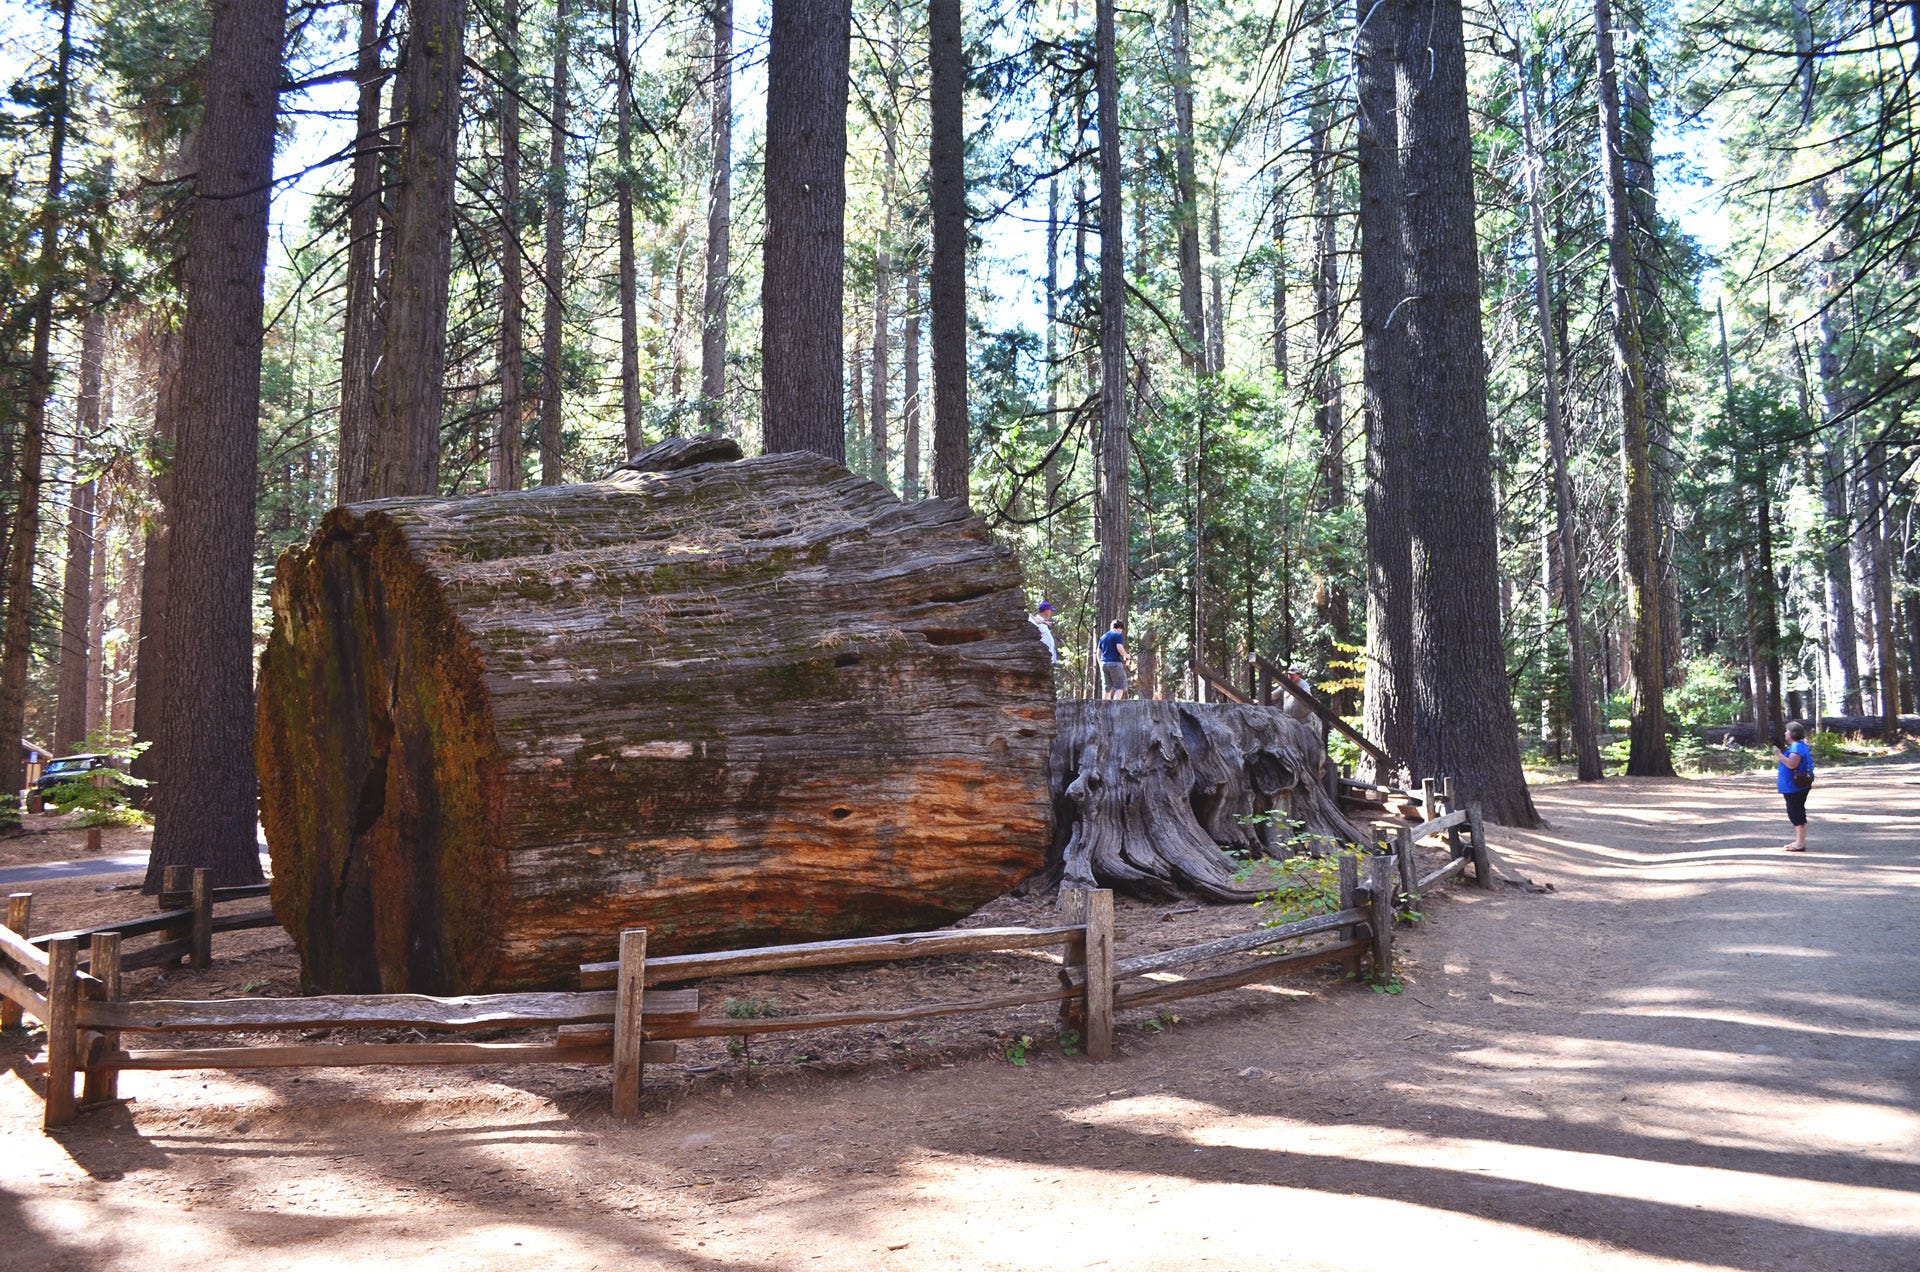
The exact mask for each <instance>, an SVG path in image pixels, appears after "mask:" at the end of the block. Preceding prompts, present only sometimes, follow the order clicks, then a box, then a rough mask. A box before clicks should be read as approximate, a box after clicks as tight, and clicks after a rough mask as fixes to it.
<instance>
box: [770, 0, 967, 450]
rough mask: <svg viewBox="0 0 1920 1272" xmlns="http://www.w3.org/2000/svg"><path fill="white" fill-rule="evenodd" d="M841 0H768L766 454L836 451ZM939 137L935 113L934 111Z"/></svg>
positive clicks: (841, 402)
mask: <svg viewBox="0 0 1920 1272" xmlns="http://www.w3.org/2000/svg"><path fill="white" fill-rule="evenodd" d="M852 20H853V19H852V10H851V7H850V0H777V3H775V4H774V6H773V21H772V30H771V36H770V40H769V45H768V52H767V140H766V166H765V187H766V192H765V196H764V197H765V200H766V224H767V232H766V240H765V246H764V249H763V250H764V268H763V269H762V273H761V284H760V313H761V333H762V334H761V342H760V354H761V377H762V388H761V420H762V428H763V438H762V440H763V444H764V447H765V449H766V450H767V452H768V453H770V454H771V453H774V452H779V451H802V450H807V451H812V452H813V453H814V454H816V455H824V456H825V457H826V458H828V459H831V460H835V461H844V460H845V459H846V457H847V437H846V428H845V423H844V414H843V413H844V411H845V409H846V403H845V394H846V383H845V380H844V378H843V377H844V375H845V370H846V369H845V363H844V361H843V359H844V358H845V356H846V355H845V348H844V346H843V344H842V339H843V336H844V320H845V316H846V315H845V306H846V280H845V275H846V247H847V243H846V226H845V213H846V206H847V172H846V169H847V61H848V39H849V37H850V30H851V23H852ZM934 134H935V136H936V137H937V136H938V135H939V120H938V118H937V117H936V119H935V120H934Z"/></svg>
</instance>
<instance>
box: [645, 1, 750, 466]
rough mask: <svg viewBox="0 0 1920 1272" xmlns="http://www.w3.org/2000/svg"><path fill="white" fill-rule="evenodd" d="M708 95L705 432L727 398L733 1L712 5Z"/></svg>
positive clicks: (716, 420)
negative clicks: (710, 113) (710, 171)
mask: <svg viewBox="0 0 1920 1272" xmlns="http://www.w3.org/2000/svg"><path fill="white" fill-rule="evenodd" d="M622 2H623V3H624V0H622ZM711 92H712V97H713V122H712V128H711V132H712V134H713V177H712V184H711V192H710V195H709V198H708V200H707V291H706V304H705V307H704V309H703V311H702V312H703V314H704V317H703V319H702V323H701V329H700V403H701V407H700V409H701V422H702V424H703V425H704V426H705V427H706V429H707V430H708V431H709V432H711V431H712V430H714V429H716V428H718V427H719V426H720V422H721V420H722V418H723V416H724V409H725V402H726V395H727V280H728V277H729V275H730V273H731V272H732V269H733V265H732V234H733V0H713V84H712V88H711Z"/></svg>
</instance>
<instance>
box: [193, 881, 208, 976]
mask: <svg viewBox="0 0 1920 1272" xmlns="http://www.w3.org/2000/svg"><path fill="white" fill-rule="evenodd" d="M193 965H194V966H195V967H211V966H213V884H212V881H211V879H210V878H209V876H208V874H207V872H206V871H205V870H196V871H194V872H193Z"/></svg>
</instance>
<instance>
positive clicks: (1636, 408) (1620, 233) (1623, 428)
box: [1594, 0, 1673, 777]
mask: <svg viewBox="0 0 1920 1272" xmlns="http://www.w3.org/2000/svg"><path fill="white" fill-rule="evenodd" d="M1594 36H1595V43H1596V46H1597V48H1598V66H1599V80H1600V83H1599V92H1600V151H1601V164H1600V172H1601V188H1602V195H1603V201H1604V203H1605V204H1606V210H1607V245H1608V251H1607V263H1608V273H1609V275H1610V283H1611V290H1612V293H1613V353H1614V370H1615V375H1616V379H1617V382H1618V385H1619V395H1620V456H1621V467H1622V482H1623V485H1624V488H1625V491H1624V495H1625V503H1626V512H1625V520H1626V536H1625V541H1624V543H1623V545H1622V554H1621V555H1622V567H1623V568H1622V574H1623V576H1624V582H1625V584H1626V592H1627V622H1628V627H1629V631H1630V634H1631V644H1630V650H1631V653H1630V659H1629V661H1630V663H1631V666H1632V675H1631V677H1630V681H1631V689H1632V695H1633V713H1632V722H1631V724H1630V726H1629V731H1628V737H1629V745H1628V756H1627V773H1628V774H1629V775H1630V776H1635V777H1671V776H1673V760H1672V758H1671V756H1670V754H1669V752H1668V746H1667V706H1666V688H1667V686H1666V640H1665V637H1664V636H1663V635H1662V634H1661V630H1660V609H1661V606H1660V550H1659V528H1658V526H1657V525H1655V517H1656V515H1657V511H1658V509H1657V506H1656V500H1655V497H1654V474H1653V454H1652V446H1651V441H1650V438H1649V435H1648V430H1647V398H1646V367H1645V363H1644V362H1643V360H1642V349H1641V343H1640V321H1639V304H1638V297H1637V295H1636V287H1637V279H1636V274H1635V271H1634V263H1633V242H1632V220H1631V218H1632V212H1631V210H1630V208H1629V207H1628V203H1627V179H1626V168H1625V163H1624V160H1623V157H1622V154H1621V135H1622V129H1621V119H1620V112H1621V98H1620V80H1619V73H1618V70H1617V68H1616V66H1615V62H1614V55H1613V13H1612V8H1611V6H1610V5H1609V3H1608V0H1595V3H1594Z"/></svg>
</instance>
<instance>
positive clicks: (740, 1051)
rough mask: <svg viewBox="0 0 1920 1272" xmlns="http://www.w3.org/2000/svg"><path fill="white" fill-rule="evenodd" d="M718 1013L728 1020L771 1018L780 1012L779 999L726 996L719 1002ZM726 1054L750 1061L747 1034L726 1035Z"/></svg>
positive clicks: (736, 1058)
mask: <svg viewBox="0 0 1920 1272" xmlns="http://www.w3.org/2000/svg"><path fill="white" fill-rule="evenodd" d="M720 1014H721V1015H723V1016H725V1017H726V1018H727V1019H728V1020H771V1019H773V1018H774V1017H775V1016H778V1015H779V1014H780V1003H779V1000H777V999H773V998H753V997H747V998H734V997H732V996H728V998H727V999H726V1000H725V1001H723V1002H722V1003H721V1004H720ZM726 1045H727V1054H728V1055H730V1056H732V1057H733V1058H734V1059H735V1060H740V1059H746V1060H747V1061H748V1063H752V1062H753V1061H752V1058H751V1056H752V1053H751V1049H750V1048H749V1046H748V1035H746V1034H730V1035H728V1037H727V1044H726Z"/></svg>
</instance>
